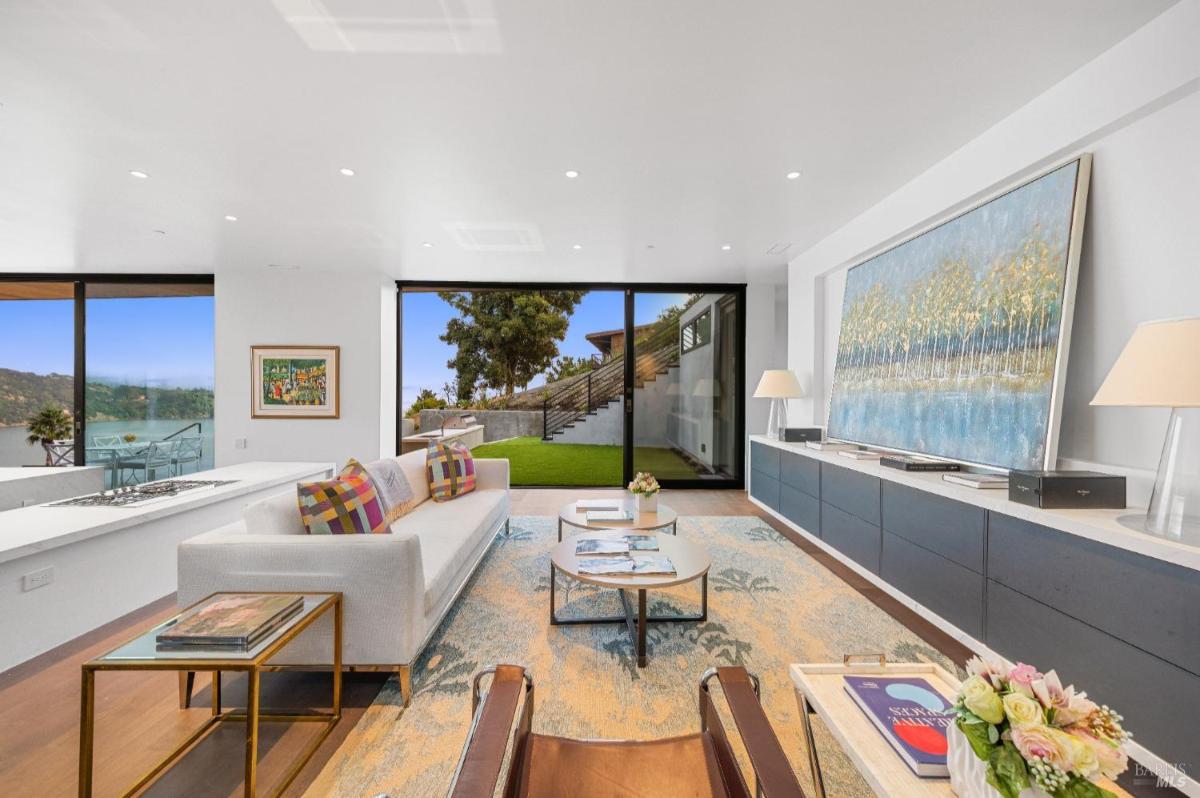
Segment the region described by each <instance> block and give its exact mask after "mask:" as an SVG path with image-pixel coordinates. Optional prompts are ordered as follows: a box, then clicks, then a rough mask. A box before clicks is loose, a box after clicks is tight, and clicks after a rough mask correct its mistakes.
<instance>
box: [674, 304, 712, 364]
mask: <svg viewBox="0 0 1200 798" xmlns="http://www.w3.org/2000/svg"><path fill="white" fill-rule="evenodd" d="M700 322H706V323H707V325H706V329H707V330H708V332H707V336H706V337H705V339H704V340H703V341H701V340H700ZM689 330H691V331H692V345H691V346H685V345H684V335H685V334H686V333H687V332H688V331H689ZM712 338H713V335H712V308H705V309H704V312H703V313H698V314H696V316H694V317H693V318H691V319H688V320H687V322H685V323H684V324H681V325H679V354H680V355H686V354H687V353H688V352H695V351H696V350H697V349H700V348H702V347H705V346H708V345H709V344H711V343H712Z"/></svg>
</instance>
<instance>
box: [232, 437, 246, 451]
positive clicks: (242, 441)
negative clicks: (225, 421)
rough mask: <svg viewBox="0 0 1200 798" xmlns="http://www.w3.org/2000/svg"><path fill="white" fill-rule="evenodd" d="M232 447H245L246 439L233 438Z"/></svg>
mask: <svg viewBox="0 0 1200 798" xmlns="http://www.w3.org/2000/svg"><path fill="white" fill-rule="evenodd" d="M233 448H235V449H245V448H246V439H245V438H234V439H233Z"/></svg>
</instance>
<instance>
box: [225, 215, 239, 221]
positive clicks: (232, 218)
mask: <svg viewBox="0 0 1200 798" xmlns="http://www.w3.org/2000/svg"><path fill="white" fill-rule="evenodd" d="M225 221H227V222H236V221H237V217H236V216H229V215H226V216H225Z"/></svg>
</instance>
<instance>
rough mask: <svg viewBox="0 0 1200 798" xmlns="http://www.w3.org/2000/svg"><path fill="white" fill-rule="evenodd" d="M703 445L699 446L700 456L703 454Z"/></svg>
mask: <svg viewBox="0 0 1200 798" xmlns="http://www.w3.org/2000/svg"><path fill="white" fill-rule="evenodd" d="M704 450H705V449H704V444H703V443H702V444H700V454H704Z"/></svg>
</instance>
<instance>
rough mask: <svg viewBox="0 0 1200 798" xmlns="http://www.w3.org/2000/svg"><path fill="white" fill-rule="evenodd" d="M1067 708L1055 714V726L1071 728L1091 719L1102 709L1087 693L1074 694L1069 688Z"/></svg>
mask: <svg viewBox="0 0 1200 798" xmlns="http://www.w3.org/2000/svg"><path fill="white" fill-rule="evenodd" d="M1066 696H1067V706H1066V707H1064V708H1062V709H1059V710H1058V712H1056V713H1054V725H1055V726H1070V725H1071V724H1073V723H1079V722H1080V721H1082V720H1086V719H1087V718H1089V717H1090V716H1091V715H1092V713H1093V712H1095V711H1096V710H1098V709H1099V708H1100V707H1098V706H1096V702H1095V701H1092V700H1091V699H1090V698H1088V697H1087V693H1073V692H1072V690H1071V688H1070V687H1068V688H1067V691H1066Z"/></svg>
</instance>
